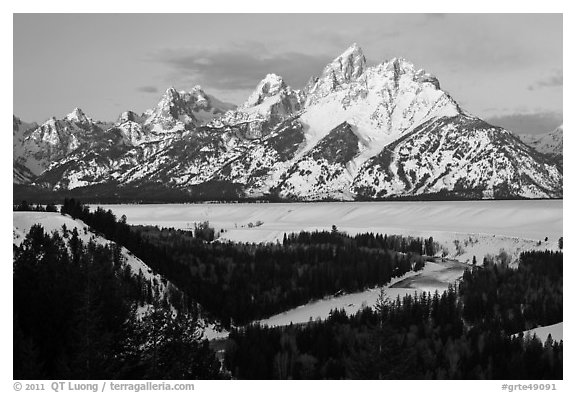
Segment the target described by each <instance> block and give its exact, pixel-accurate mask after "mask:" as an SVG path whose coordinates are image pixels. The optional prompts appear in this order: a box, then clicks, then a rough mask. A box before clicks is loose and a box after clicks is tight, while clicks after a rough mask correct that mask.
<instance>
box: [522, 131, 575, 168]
mask: <svg viewBox="0 0 576 393" xmlns="http://www.w3.org/2000/svg"><path fill="white" fill-rule="evenodd" d="M563 133H564V126H563V125H560V126H559V127H557V128H556V129H554V130H553V131H550V132H548V133H546V134H544V135H530V134H523V135H520V139H521V140H522V142H524V143H525V144H527V145H528V146H531V147H533V148H534V149H536V150H537V151H539V152H540V153H542V154H546V155H548V156H550V157H551V158H553V159H559V160H560V162H562V156H563V148H564V144H563Z"/></svg>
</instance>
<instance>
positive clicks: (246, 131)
mask: <svg viewBox="0 0 576 393" xmlns="http://www.w3.org/2000/svg"><path fill="white" fill-rule="evenodd" d="M13 125H14V126H13V128H14V130H13V151H14V159H13V164H14V166H13V179H14V180H13V181H14V184H15V190H17V189H18V190H20V191H22V190H25V192H44V193H50V192H68V193H79V194H81V193H82V192H84V193H88V194H89V195H92V196H94V195H96V196H99V197H102V198H119V199H122V198H127V199H133V200H142V199H146V200H149V198H147V197H150V196H151V195H153V196H154V197H153V199H154V198H156V199H158V200H170V199H174V198H178V200H180V199H184V200H202V199H251V198H253V199H272V200H301V201H313V200H374V199H394V198H411V199H426V198H440V199H444V198H475V199H502V198H561V197H562V192H563V185H562V181H563V175H562V127H559V128H558V129H557V130H554V131H553V132H552V133H550V134H548V135H547V136H544V137H540V138H534V137H528V136H521V137H519V136H516V135H514V134H513V133H511V132H510V131H508V130H506V129H503V128H501V127H497V126H493V125H490V124H488V123H487V122H485V121H483V120H482V119H480V118H478V117H476V116H474V115H472V114H471V113H469V112H467V111H465V110H464V109H463V108H462V107H461V106H460V105H459V104H458V103H457V102H456V101H455V100H454V99H453V98H452V97H451V96H450V95H449V94H448V93H447V92H446V91H444V90H442V88H441V86H440V82H439V81H438V79H437V78H436V77H434V76H433V75H432V74H430V73H428V72H426V71H424V70H422V69H419V68H417V67H416V66H415V65H414V64H412V63H411V62H409V61H408V60H406V59H403V58H393V59H391V60H387V61H384V62H382V63H380V64H377V65H374V66H368V64H367V62H366V58H365V56H364V54H363V52H362V50H361V48H360V47H359V46H358V45H356V44H353V45H352V46H351V47H349V48H348V49H346V50H345V51H344V52H343V53H342V54H341V55H339V56H338V57H336V58H335V59H334V60H333V61H332V62H331V63H329V64H328V65H326V67H325V68H324V69H323V70H322V72H321V73H320V74H319V75H317V76H313V77H311V78H310V80H309V82H308V83H307V84H306V86H305V87H304V88H303V89H300V90H297V89H293V88H291V87H290V86H288V84H287V83H286V82H285V81H284V79H283V78H282V77H281V76H279V75H276V74H268V75H266V76H265V77H264V79H263V80H262V81H261V82H260V83H258V85H257V86H256V88H255V90H254V92H253V93H252V94H251V95H250V96H249V97H248V99H247V100H246V102H245V103H244V104H242V105H240V106H238V107H236V106H234V105H231V104H228V103H225V102H223V101H220V100H218V99H217V98H215V97H213V96H211V95H209V94H207V93H205V92H204V90H203V89H202V88H201V87H200V86H196V87H194V88H193V89H192V90H190V91H178V90H176V89H174V88H172V87H171V88H169V89H167V90H166V92H165V93H164V95H163V96H162V98H161V100H160V101H159V103H158V105H157V106H156V108H153V109H150V110H147V111H146V112H144V113H142V114H136V113H134V112H131V111H127V112H124V113H122V114H121V115H120V116H119V118H118V120H117V121H116V122H113V123H108V122H101V121H95V120H93V119H91V118H90V117H88V116H87V115H86V114H85V113H84V112H83V111H82V110H81V109H79V108H76V109H74V110H73V111H72V112H71V113H70V114H68V115H67V116H65V117H64V118H62V119H56V118H54V117H53V118H51V119H49V120H48V121H46V122H45V123H43V124H41V125H37V124H34V123H32V124H27V123H24V122H22V121H21V120H20V119H18V118H17V117H16V116H14V117H13ZM23 192H24V191H23ZM176 196H177V197H176Z"/></svg>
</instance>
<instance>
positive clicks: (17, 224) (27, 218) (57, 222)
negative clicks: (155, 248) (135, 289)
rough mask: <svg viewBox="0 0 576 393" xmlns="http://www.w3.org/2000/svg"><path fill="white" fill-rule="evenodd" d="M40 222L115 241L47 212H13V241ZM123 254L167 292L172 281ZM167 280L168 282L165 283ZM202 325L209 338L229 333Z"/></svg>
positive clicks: (88, 237) (83, 236)
mask: <svg viewBox="0 0 576 393" xmlns="http://www.w3.org/2000/svg"><path fill="white" fill-rule="evenodd" d="M35 224H40V225H42V227H44V231H45V232H47V233H52V232H53V231H58V232H60V233H62V225H66V228H67V229H68V230H69V231H72V230H74V228H76V229H77V230H78V235H79V237H80V239H81V240H82V241H84V242H88V241H90V240H94V241H95V242H96V243H97V244H101V245H106V244H111V243H113V242H112V241H110V240H107V239H105V238H103V237H101V236H98V235H96V234H94V233H93V232H91V230H90V227H88V226H87V225H86V224H84V223H83V222H82V221H80V220H75V219H73V218H72V217H70V216H68V215H66V216H63V215H61V214H60V213H47V212H13V229H12V237H13V243H14V244H15V245H20V244H21V243H22V241H23V240H24V237H25V236H26V234H27V233H28V232H29V230H30V228H31V227H32V226H33V225H35ZM122 256H123V259H124V263H126V264H127V265H129V266H130V268H131V269H132V272H133V273H134V274H135V275H138V274H139V272H142V274H143V276H144V278H145V279H146V280H154V279H155V280H156V282H158V285H159V287H160V288H159V289H160V293H161V294H162V296H163V294H165V293H166V290H167V287H168V286H170V285H172V284H171V283H170V282H168V281H166V280H165V279H163V278H162V276H160V275H159V274H154V273H153V272H152V269H150V267H148V266H147V265H146V264H145V263H144V262H142V261H141V260H140V259H139V258H137V257H136V256H134V255H133V254H132V253H131V252H130V251H129V250H128V249H126V248H125V247H122ZM164 282H166V284H164ZM148 309H149V305H144V306H143V307H140V308H139V309H138V312H139V313H145V312H146V311H147V310H148ZM200 323H201V325H203V327H204V336H205V337H206V338H208V339H212V338H218V337H222V336H225V335H227V333H226V332H220V331H217V330H216V329H215V328H214V325H212V324H208V323H206V321H204V320H201V321H200Z"/></svg>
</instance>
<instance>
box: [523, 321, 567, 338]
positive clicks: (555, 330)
mask: <svg viewBox="0 0 576 393" xmlns="http://www.w3.org/2000/svg"><path fill="white" fill-rule="evenodd" d="M563 330H564V322H558V323H555V324H554V325H548V326H540V327H537V328H534V329H531V330H526V331H525V332H524V336H526V334H527V333H530V335H532V334H535V335H536V337H538V338H539V339H540V341H542V342H545V341H546V339H547V338H548V335H551V336H552V340H554V341H558V342H560V341H562V340H563ZM514 336H516V334H515V335H514Z"/></svg>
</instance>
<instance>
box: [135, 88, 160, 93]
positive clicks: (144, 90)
mask: <svg viewBox="0 0 576 393" xmlns="http://www.w3.org/2000/svg"><path fill="white" fill-rule="evenodd" d="M136 90H137V91H141V92H143V93H158V88H157V87H156V86H139V87H137V88H136Z"/></svg>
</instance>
